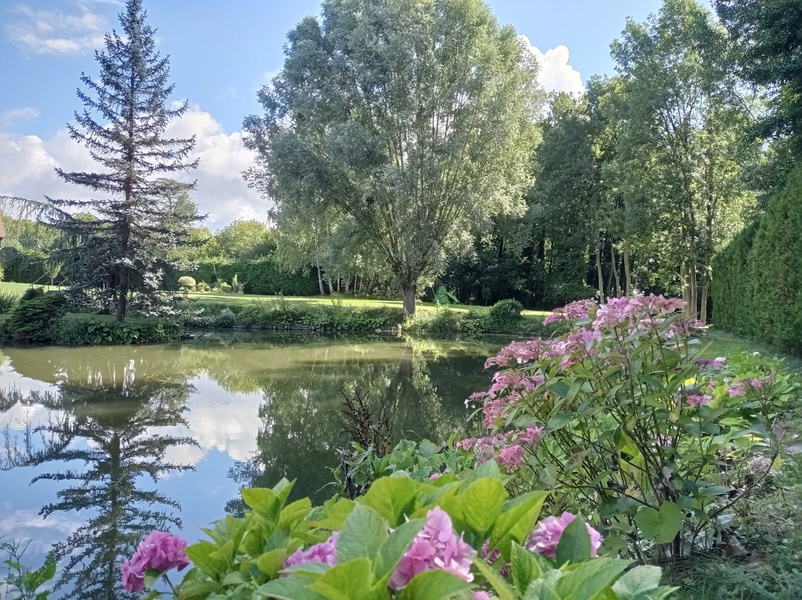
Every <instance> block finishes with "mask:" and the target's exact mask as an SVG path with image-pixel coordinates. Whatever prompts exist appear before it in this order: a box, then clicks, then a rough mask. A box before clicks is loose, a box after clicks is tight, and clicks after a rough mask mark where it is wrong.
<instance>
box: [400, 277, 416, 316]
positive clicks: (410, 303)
mask: <svg viewBox="0 0 802 600" xmlns="http://www.w3.org/2000/svg"><path fill="white" fill-rule="evenodd" d="M403 289H404V314H405V315H406V316H408V317H414V316H415V297H416V296H417V295H418V286H416V285H415V284H414V283H413V284H411V285H405V286H404V288H403Z"/></svg>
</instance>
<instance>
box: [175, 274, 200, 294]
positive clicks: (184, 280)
mask: <svg viewBox="0 0 802 600" xmlns="http://www.w3.org/2000/svg"><path fill="white" fill-rule="evenodd" d="M178 285H179V286H180V287H182V288H184V289H187V290H189V291H191V292H194V291H195V288H196V287H197V284H196V283H195V279H193V278H192V277H190V276H189V275H184V276H183V277H179V278H178Z"/></svg>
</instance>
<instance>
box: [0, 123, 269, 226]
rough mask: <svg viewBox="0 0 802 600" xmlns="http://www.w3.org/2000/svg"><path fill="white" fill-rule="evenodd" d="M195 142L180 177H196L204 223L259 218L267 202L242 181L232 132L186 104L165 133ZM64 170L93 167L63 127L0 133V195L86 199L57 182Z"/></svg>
mask: <svg viewBox="0 0 802 600" xmlns="http://www.w3.org/2000/svg"><path fill="white" fill-rule="evenodd" d="M192 135H195V137H196V144H195V150H194V152H193V157H197V158H200V167H199V168H198V169H197V170H195V171H193V172H191V173H188V174H186V175H185V176H182V178H183V179H185V180H189V181H192V180H197V189H196V190H195V191H194V192H192V193H191V198H192V199H193V200H194V201H195V203H196V204H198V207H199V209H200V212H201V213H208V215H209V218H208V220H207V222H206V225H207V226H208V227H210V228H211V229H219V228H221V227H224V226H225V225H227V224H229V223H230V222H231V221H233V220H235V219H260V220H264V219H265V217H266V214H267V210H268V203H267V202H266V201H265V200H264V199H262V198H261V197H260V195H259V194H258V193H257V192H255V191H254V190H252V189H249V188H248V186H247V184H246V183H245V182H244V181H243V179H242V171H244V170H245V169H247V168H248V167H250V166H251V164H252V161H253V156H252V154H251V152H250V151H249V150H247V149H246V148H245V146H244V144H243V140H242V134H241V133H240V132H238V131H235V132H233V133H226V132H225V131H224V130H223V128H222V126H221V125H220V123H218V122H217V121H216V120H215V119H214V117H212V115H211V114H209V113H208V112H206V111H203V110H201V109H200V108H199V107H192V108H190V110H188V111H187V112H186V113H185V114H184V116H183V117H182V118H181V119H180V120H178V121H175V122H173V123H171V124H170V126H169V127H168V128H167V131H166V132H165V136H166V137H191V136H192ZM57 166H58V167H61V168H62V169H64V170H65V171H92V170H98V165H97V163H95V162H94V161H93V160H92V158H91V156H89V153H88V152H87V150H86V148H85V147H84V146H81V145H79V144H77V143H76V142H75V141H73V140H72V139H71V138H70V136H69V133H68V132H67V130H66V129H60V130H59V131H57V132H56V134H55V135H54V136H52V137H51V138H47V139H42V138H40V137H38V136H35V135H25V136H15V135H11V134H4V133H0V195H8V196H20V197H23V198H30V199H32V200H41V199H43V197H44V196H45V195H47V196H50V197H55V198H74V199H89V198H91V197H92V194H91V192H90V191H89V190H85V189H82V188H79V187H78V186H74V185H69V184H67V183H65V182H63V181H62V180H61V179H59V177H58V176H57V175H56V174H55V172H54V170H53V169H54V167H57Z"/></svg>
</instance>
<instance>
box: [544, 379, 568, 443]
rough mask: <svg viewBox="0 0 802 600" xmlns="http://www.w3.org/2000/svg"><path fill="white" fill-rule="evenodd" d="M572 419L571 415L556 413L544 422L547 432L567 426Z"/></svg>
mask: <svg viewBox="0 0 802 600" xmlns="http://www.w3.org/2000/svg"><path fill="white" fill-rule="evenodd" d="M563 385H565V384H563ZM573 418H574V416H573V415H572V414H571V413H557V414H556V415H554V416H552V417H551V418H550V419H549V420H548V421H547V422H546V429H547V430H548V431H549V432H552V431H558V430H560V429H562V428H563V427H565V426H566V425H568V423H570V422H571V421H572V420H573Z"/></svg>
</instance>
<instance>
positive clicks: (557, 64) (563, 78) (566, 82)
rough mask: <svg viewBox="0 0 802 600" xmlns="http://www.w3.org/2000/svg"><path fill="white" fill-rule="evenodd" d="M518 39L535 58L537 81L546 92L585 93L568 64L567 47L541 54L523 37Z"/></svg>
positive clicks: (575, 72) (577, 77) (580, 78)
mask: <svg viewBox="0 0 802 600" xmlns="http://www.w3.org/2000/svg"><path fill="white" fill-rule="evenodd" d="M520 39H521V41H522V42H523V43H524V47H525V48H526V50H527V51H528V52H530V53H531V54H532V56H534V57H535V59H536V60H537V62H538V65H540V71H539V73H538V76H537V80H538V83H540V85H542V86H543V88H544V89H545V90H546V91H547V92H568V93H569V94H583V93H584V92H585V86H584V85H582V77H581V76H580V74H579V71H577V70H575V69H574V68H573V67H572V66H571V65H569V64H568V61H569V58H570V54H569V52H568V47H567V46H563V45H559V46H557V47H556V48H552V49H550V50H546V52H541V51H540V49H539V48H538V47H537V46H534V45H533V44H532V42H530V41H529V38H528V37H526V36H525V35H522V36H520Z"/></svg>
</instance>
